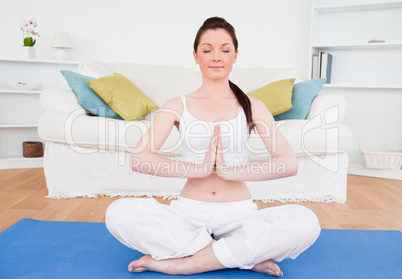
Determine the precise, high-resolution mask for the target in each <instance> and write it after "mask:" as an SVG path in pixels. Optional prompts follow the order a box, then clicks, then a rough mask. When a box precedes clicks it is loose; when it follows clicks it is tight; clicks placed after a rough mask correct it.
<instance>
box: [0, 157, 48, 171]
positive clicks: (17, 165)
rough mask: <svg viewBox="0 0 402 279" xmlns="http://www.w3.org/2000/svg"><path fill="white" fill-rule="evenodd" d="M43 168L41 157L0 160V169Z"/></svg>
mask: <svg viewBox="0 0 402 279" xmlns="http://www.w3.org/2000/svg"><path fill="white" fill-rule="evenodd" d="M25 168H43V157H39V158H25V157H13V158H0V169H25Z"/></svg>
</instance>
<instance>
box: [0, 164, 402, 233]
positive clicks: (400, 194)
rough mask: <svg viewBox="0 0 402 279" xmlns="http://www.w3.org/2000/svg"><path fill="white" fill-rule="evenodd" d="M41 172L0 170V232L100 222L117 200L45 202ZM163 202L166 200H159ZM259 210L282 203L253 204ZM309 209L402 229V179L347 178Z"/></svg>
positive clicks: (353, 224) (328, 219)
mask: <svg viewBox="0 0 402 279" xmlns="http://www.w3.org/2000/svg"><path fill="white" fill-rule="evenodd" d="M46 195H47V189H46V181H45V176H44V173H43V169H42V168H34V169H13V170H0V232H1V231H3V230H5V229H6V228H8V227H9V226H11V225H13V224H14V223H15V222H17V221H18V220H20V219H23V218H33V219H37V220H51V221H85V222H104V216H105V212H106V209H107V207H108V206H109V204H110V203H111V202H113V201H114V200H116V199H118V198H110V197H98V198H75V199H62V200H56V199H47V198H45V196H46ZM158 201H160V202H162V203H167V204H168V203H170V201H169V200H163V199H158ZM256 203H257V205H258V207H259V208H264V207H270V206H277V205H282V204H283V203H280V202H275V203H263V202H256ZM299 204H301V205H304V206H306V207H308V208H310V209H312V210H313V211H314V212H315V213H316V215H317V216H318V219H319V220H320V224H321V227H322V228H323V229H359V230H399V231H401V230H402V181H399V180H388V179H380V178H371V177H364V176H355V175H349V176H348V198H347V202H346V203H345V204H338V203H331V204H325V203H299Z"/></svg>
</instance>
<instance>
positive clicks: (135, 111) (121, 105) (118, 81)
mask: <svg viewBox="0 0 402 279" xmlns="http://www.w3.org/2000/svg"><path fill="white" fill-rule="evenodd" d="M87 82H88V84H89V86H90V87H91V88H92V89H93V90H94V91H95V92H96V93H97V94H98V95H99V96H100V97H101V98H102V99H103V100H104V101H105V102H106V103H107V104H108V105H109V106H110V107H112V108H113V109H114V110H115V111H116V112H117V113H118V114H119V115H120V116H121V117H122V118H123V119H124V120H128V121H137V120H140V119H141V117H143V116H144V115H146V114H148V113H150V112H151V111H154V110H157V109H159V107H158V106H157V105H156V104H155V103H154V102H153V101H152V100H151V99H150V98H149V97H147V96H146V95H145V94H144V93H143V92H142V91H141V90H140V89H138V87H137V86H135V85H134V84H133V83H132V82H131V81H130V80H128V79H127V78H126V77H124V76H123V75H121V74H117V73H115V74H114V75H112V76H108V77H102V78H99V79H96V80H89V81H87Z"/></svg>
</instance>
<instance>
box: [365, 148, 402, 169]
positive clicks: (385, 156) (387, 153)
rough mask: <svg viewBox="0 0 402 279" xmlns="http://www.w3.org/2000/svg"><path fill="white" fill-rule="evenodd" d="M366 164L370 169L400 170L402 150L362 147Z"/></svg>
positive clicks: (401, 166)
mask: <svg viewBox="0 0 402 279" xmlns="http://www.w3.org/2000/svg"><path fill="white" fill-rule="evenodd" d="M360 151H361V153H362V155H363V161H364V166H365V167H366V168H370V169H389V170H400V169H401V168H402V150H369V149H363V148H361V147H360Z"/></svg>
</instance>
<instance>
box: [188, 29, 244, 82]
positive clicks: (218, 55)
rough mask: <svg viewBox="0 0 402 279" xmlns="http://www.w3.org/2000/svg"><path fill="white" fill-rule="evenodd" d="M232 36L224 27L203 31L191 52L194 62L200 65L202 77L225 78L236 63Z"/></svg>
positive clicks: (236, 52)
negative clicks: (195, 48)
mask: <svg viewBox="0 0 402 279" xmlns="http://www.w3.org/2000/svg"><path fill="white" fill-rule="evenodd" d="M238 53H239V51H235V48H234V45H233V40H232V37H231V36H230V35H229V33H228V32H227V31H226V30H224V29H216V30H213V29H210V30H207V31H205V32H204V33H203V34H202V36H201V38H200V43H199V45H198V48H197V52H195V51H194V52H193V54H194V60H195V63H197V64H199V65H200V70H201V72H202V74H203V76H204V77H206V78H209V79H213V80H217V79H222V78H227V77H228V76H229V74H230V72H231V71H232V67H233V64H234V63H236V60H237V54H238Z"/></svg>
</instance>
